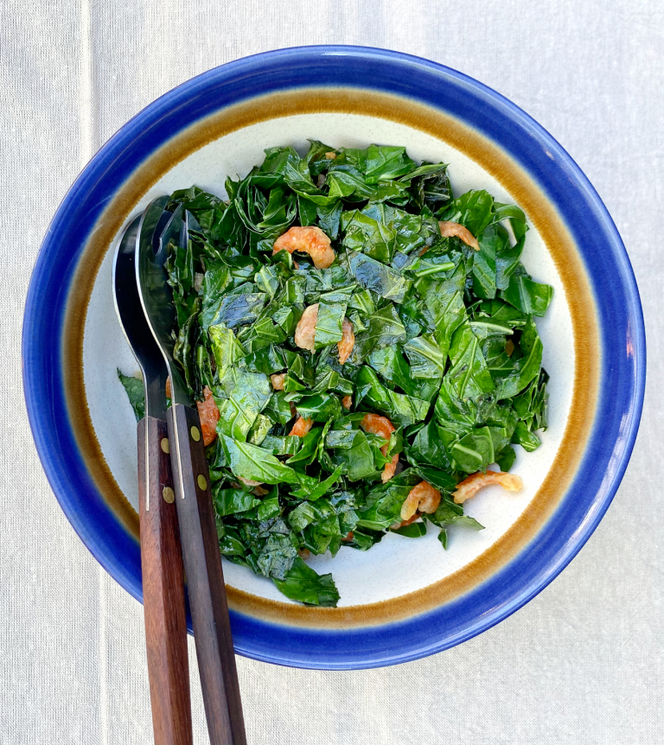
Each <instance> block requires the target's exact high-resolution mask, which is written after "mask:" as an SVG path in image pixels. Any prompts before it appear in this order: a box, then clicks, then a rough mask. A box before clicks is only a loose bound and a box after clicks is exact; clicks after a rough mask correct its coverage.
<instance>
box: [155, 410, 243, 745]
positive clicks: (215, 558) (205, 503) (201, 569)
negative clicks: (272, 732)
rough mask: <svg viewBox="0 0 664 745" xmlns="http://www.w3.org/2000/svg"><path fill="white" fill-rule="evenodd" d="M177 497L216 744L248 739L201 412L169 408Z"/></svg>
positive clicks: (205, 694)
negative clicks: (199, 414) (199, 416)
mask: <svg viewBox="0 0 664 745" xmlns="http://www.w3.org/2000/svg"><path fill="white" fill-rule="evenodd" d="M168 429H169V433H170V441H171V446H172V447H171V463H172V466H173V480H174V483H175V495H176V496H175V503H176V505H177V510H178V520H179V523H180V538H181V541H182V556H183V558H184V568H185V572H186V575H187V587H188V590H189V607H190V608H191V618H192V622H193V625H194V638H195V640H196V656H197V658H198V668H199V671H200V676H201V687H202V689H203V703H204V705H205V716H206V718H207V724H208V733H209V735H210V742H211V743H212V745H246V742H247V739H246V735H245V732H244V719H243V716H242V703H241V701H240V685H239V683H238V678H237V669H236V667H235V651H234V649H233V638H232V636H231V624H230V619H229V618H228V605H227V603H226V586H225V585H224V575H223V572H222V569H221V554H220V552H219V538H218V536H217V527H216V523H215V518H214V508H213V506H212V494H211V492H210V477H209V473H208V466H207V460H206V458H205V448H204V445H203V439H202V435H201V424H200V421H199V418H198V412H197V411H196V410H195V409H191V408H189V407H188V406H183V405H182V404H173V406H171V408H170V409H169V410H168Z"/></svg>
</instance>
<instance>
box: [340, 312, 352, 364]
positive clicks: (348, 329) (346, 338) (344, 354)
mask: <svg viewBox="0 0 664 745" xmlns="http://www.w3.org/2000/svg"><path fill="white" fill-rule="evenodd" d="M341 333H342V337H341V341H340V342H339V343H338V344H337V349H338V350H339V364H340V365H343V364H344V362H345V361H346V360H347V359H348V358H349V357H350V355H351V352H352V351H353V347H354V346H355V332H354V331H353V324H352V323H351V322H350V321H349V320H348V319H347V318H344V322H343V324H342V326H341Z"/></svg>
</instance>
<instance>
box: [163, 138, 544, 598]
mask: <svg viewBox="0 0 664 745" xmlns="http://www.w3.org/2000/svg"><path fill="white" fill-rule="evenodd" d="M265 152H266V158H265V161H264V162H263V164H262V165H261V166H260V167H255V168H254V169H253V170H252V171H251V173H250V174H249V175H248V176H247V177H246V178H244V179H241V180H237V181H234V180H232V179H230V178H229V179H227V180H226V191H227V194H228V198H229V199H228V201H223V200H222V199H220V198H218V197H216V196H214V195H212V194H208V193H206V192H203V191H201V190H200V189H198V188H197V187H195V186H194V187H191V188H190V189H187V190H183V191H177V192H175V193H174V194H173V195H172V198H171V203H170V206H169V209H174V208H175V206H176V205H177V204H178V203H181V204H183V206H184V207H185V208H186V209H188V210H189V211H190V212H191V213H192V214H193V215H194V216H195V218H196V220H197V221H198V223H199V225H200V232H194V233H193V234H192V236H191V240H190V243H189V245H188V246H187V247H186V249H178V250H177V251H176V253H174V254H173V255H171V257H170V259H169V261H168V263H167V269H168V276H169V284H170V285H171V287H172V288H173V298H174V303H175V306H176V309H177V324H178V325H177V328H176V329H175V331H174V335H175V337H176V338H177V345H176V357H177V360H178V362H179V363H180V364H181V365H182V368H183V369H184V372H185V375H186V381H187V384H188V386H189V388H190V393H191V395H192V397H193V398H195V399H197V400H200V399H202V397H203V389H204V388H205V387H206V386H209V388H210V390H211V391H212V393H213V395H214V398H215V400H216V403H217V405H218V407H219V409H220V412H221V417H220V419H219V424H218V429H217V433H218V436H217V438H216V440H215V441H214V442H213V443H212V444H211V445H209V446H208V450H207V455H208V459H209V465H210V476H211V479H212V483H213V495H214V502H215V507H216V513H217V527H218V533H219V545H220V548H221V552H222V554H223V555H224V556H225V557H226V558H227V559H229V560H230V561H233V562H236V563H238V564H242V565H244V566H248V567H250V568H251V569H252V570H253V571H254V572H256V573H257V574H262V575H264V576H265V577H268V578H270V579H271V580H272V581H273V582H274V583H275V585H276V586H277V587H278V588H279V590H281V592H283V593H284V594H285V595H286V596H288V597H289V598H292V599H295V600H298V601H301V602H303V603H306V604H311V605H321V606H335V605H336V604H337V601H338V599H339V593H338V592H337V588H336V586H335V584H334V581H333V579H332V575H330V574H326V575H323V576H321V575H318V574H317V573H316V572H315V571H314V570H313V569H311V568H310V567H309V566H308V565H307V563H306V562H305V561H304V560H303V559H302V558H301V554H302V553H305V554H306V552H303V549H307V550H308V551H309V552H310V553H311V554H324V553H326V552H328V551H329V552H330V553H331V554H332V556H334V555H335V554H336V553H337V552H338V551H339V550H340V549H341V548H342V547H343V548H344V549H345V550H348V549H357V550H360V551H366V550H367V549H369V548H371V547H372V546H373V545H374V544H375V543H377V542H378V541H380V540H381V538H382V537H383V535H384V534H385V533H386V532H389V531H392V530H394V529H393V528H392V527H391V526H393V525H395V524H398V523H399V522H400V516H399V514H400V509H401V505H402V503H403V501H404V500H405V498H406V496H407V495H408V492H409V491H410V489H411V488H412V487H413V486H414V485H415V484H418V483H419V482H420V481H422V480H426V481H428V482H429V483H430V484H433V485H434V486H435V487H436V488H437V489H439V490H440V491H441V494H442V500H441V503H440V507H439V509H438V510H437V511H436V512H435V513H434V514H431V515H423V516H422V517H423V520H424V522H416V523H412V524H411V525H408V526H407V527H404V528H400V529H396V530H394V532H396V533H399V534H401V535H402V536H404V538H403V539H404V540H409V539H411V538H414V537H418V536H421V535H423V534H424V533H425V532H426V529H427V525H428V524H429V523H432V524H433V525H434V526H435V527H436V529H438V530H439V538H440V541H441V543H442V546H443V547H446V545H447V530H448V528H450V526H454V525H464V526H468V527H471V528H475V529H481V527H482V526H481V525H479V523H477V522H476V521H475V520H473V519H472V518H470V517H468V516H464V514H463V508H462V506H460V505H456V504H455V503H454V502H453V500H452V498H451V492H452V491H453V490H454V488H455V485H456V484H457V483H458V482H459V481H461V480H462V479H464V478H466V477H467V476H468V475H469V474H472V473H474V472H476V471H478V470H479V471H481V470H485V469H486V467H487V466H488V465H489V464H492V463H497V464H498V465H499V466H500V467H501V469H502V470H509V468H510V467H511V465H512V463H513V462H514V458H515V451H514V449H513V447H512V446H513V445H514V444H519V445H521V446H522V447H523V448H524V449H525V450H527V451H531V450H534V449H535V448H537V447H538V445H539V444H540V440H539V438H538V436H537V430H540V429H545V428H546V400H547V394H546V383H547V379H548V376H547V374H546V372H545V371H544V370H543V369H542V367H541V361H542V342H541V341H540V338H539V336H538V333H537V327H536V324H535V320H534V319H535V317H536V316H542V315H543V314H544V312H545V311H546V309H547V306H548V305H549V302H550V300H551V296H552V288H551V287H550V286H548V285H545V284H540V283H538V282H537V281H535V280H534V279H532V278H531V277H530V275H529V274H528V272H527V271H526V270H525V268H524V266H523V264H522V263H521V255H522V252H523V249H524V241H525V236H526V231H527V226H526V222H525V218H524V215H523V212H522V211H521V210H520V209H519V208H518V207H516V206H514V205H506V204H499V203H498V202H496V201H494V199H493V197H492V196H491V195H490V194H488V193H487V192H486V191H470V192H468V193H466V194H459V195H454V194H453V193H452V189H451V187H450V181H449V179H448V174H447V166H446V165H444V164H442V163H435V164H429V163H424V164H421V165H420V164H418V163H416V162H414V161H413V160H411V159H410V158H409V157H408V155H407V153H406V150H405V148H403V147H378V146H376V145H372V146H370V147H368V148H367V149H365V150H356V149H344V148H341V149H339V150H334V149H333V148H331V147H329V146H327V145H325V144H323V143H321V142H317V141H312V142H311V146H310V148H309V150H308V152H307V153H306V155H304V157H301V156H300V155H299V154H298V153H297V152H296V151H295V150H294V149H293V148H290V147H275V148H270V149H268V150H266V151H265ZM332 155H334V156H335V157H332ZM439 220H445V221H452V222H457V223H461V224H462V225H464V226H465V227H466V228H467V229H468V230H469V231H470V232H471V233H472V234H473V235H474V236H476V238H477V239H478V241H479V245H480V250H479V251H478V252H476V251H474V250H473V249H472V248H470V247H468V246H467V245H465V244H464V243H462V242H461V241H460V240H459V239H458V238H456V237H452V238H442V237H441V235H440V230H439V227H438V221H439ZM294 225H302V226H307V225H316V226H318V227H320V228H321V229H322V230H323V231H324V232H325V233H326V234H327V235H328V236H329V237H330V238H331V239H332V247H333V249H334V251H335V252H336V260H335V262H334V264H333V265H332V266H331V267H330V268H328V269H322V270H320V269H315V268H314V266H313V264H312V262H311V261H310V259H309V257H308V256H307V255H305V254H299V253H298V254H295V255H294V256H293V257H292V256H291V255H290V254H288V253H287V252H286V251H281V252H279V253H277V254H276V255H274V256H273V255H272V248H273V244H274V241H275V239H276V238H278V237H279V236H280V235H282V234H283V233H284V232H286V231H287V230H288V229H289V228H290V227H292V226H294ZM425 249H426V250H425ZM293 258H295V259H296V261H297V266H296V264H295V262H294V261H293ZM313 303H319V315H318V322H317V327H316V329H317V330H316V339H315V341H316V349H315V350H314V352H313V353H311V352H308V351H306V350H303V349H300V348H298V347H297V346H295V344H294V341H293V334H294V331H295V327H296V325H297V322H298V320H299V319H300V317H301V315H302V312H303V311H304V308H305V307H306V306H308V305H311V304H313ZM344 316H346V317H347V318H348V319H349V320H350V321H351V322H352V324H353V327H354V332H355V339H356V341H355V347H354V349H353V353H352V355H351V357H350V358H349V360H348V361H347V362H346V363H345V364H344V365H343V366H342V365H340V364H339V361H338V351H337V342H338V341H339V340H340V339H341V324H342V321H343V318H344ZM273 373H285V374H286V377H285V387H284V390H283V391H280V392H275V391H273V389H272V386H271V384H270V375H271V374H273ZM344 396H352V399H353V404H352V408H351V410H350V411H347V410H346V409H345V408H344V407H343V406H342V403H341V401H342V398H343V397H344ZM293 406H294V407H295V408H296V409H297V411H298V413H299V414H301V415H302V416H304V417H306V418H310V419H313V421H314V426H313V428H312V429H311V431H310V432H309V433H308V434H307V435H306V436H305V437H303V438H299V437H295V436H289V434H288V433H289V432H290V429H291V427H292V425H293V423H294V421H295V419H294V416H293V413H292V412H293V410H294V409H293V408H292V407H293ZM367 412H374V413H378V414H381V415H383V416H386V417H388V418H389V419H390V421H391V422H392V423H393V424H394V426H395V427H396V428H397V430H396V432H394V433H393V435H392V437H391V439H390V441H389V452H388V453H387V457H386V456H384V455H383V454H382V453H381V450H380V448H381V446H383V445H384V444H385V441H384V440H383V439H381V438H380V437H378V436H376V435H372V434H368V433H366V432H365V431H364V430H363V429H362V428H361V427H360V421H361V420H362V418H363V416H364V414H365V413H367ZM394 453H399V457H400V464H401V466H400V468H401V470H400V472H398V473H397V475H396V476H395V477H394V478H392V479H391V480H390V481H388V482H387V483H385V484H383V483H381V478H380V476H381V472H382V471H383V468H384V466H385V464H386V462H388V460H389V459H390V458H391V456H392V455H393V454H394ZM241 479H245V480H249V481H253V482H260V483H261V484H262V485H263V487H264V490H266V491H267V494H262V495H261V496H257V495H256V494H254V493H253V492H254V487H253V486H245V485H244V484H243V483H242V481H241Z"/></svg>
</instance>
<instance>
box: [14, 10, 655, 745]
mask: <svg viewBox="0 0 664 745" xmlns="http://www.w3.org/2000/svg"><path fill="white" fill-rule="evenodd" d="M313 43H344V44H366V45H371V46H378V47H386V48H392V49H396V50H400V51H404V52H410V53H413V54H417V55H420V56H423V57H428V58H429V59H432V60H435V61H438V62H441V63H444V64H446V65H449V66H451V67H453V68H456V69H458V70H460V71H462V72H464V73H467V74H468V75H471V76H473V77H475V78H477V79H479V80H481V81H483V82H484V83H486V84H488V85H489V86H491V87H493V88H495V89H496V90H498V91H499V92H500V93H503V94H504V95H506V96H507V97H508V98H510V99H511V100H512V101H514V102H515V103H517V104H518V105H519V106H521V107H522V108H524V109H525V110H526V111H527V112H528V113H530V114H531V115H532V116H533V117H535V119H537V120H538V121H539V122H540V123H541V124H542V125H543V126H544V127H545V128H546V129H548V131H549V132H551V134H552V135H553V136H554V137H556V138H557V139H558V141H559V142H560V143H561V144H562V145H563V146H564V147H565V148H566V149H567V150H568V151H569V152H570V153H571V155H572V156H573V157H574V158H575V159H576V161H577V162H578V163H579V165H580V166H581V168H582V169H583V170H584V171H585V173H586V174H587V175H588V177H589V178H590V180H591V181H592V183H593V184H594V185H595V187H596V188H597V190H598V191H599V193H600V195H601V196H602V198H603V199H604V201H605V203H606V205H607V207H608V209H609V211H610V212H611V214H612V216H613V218H614V220H615V222H616V224H617V226H618V229H619V230H620V232H621V234H622V237H623V239H624V241H625V244H626V246H627V250H628V252H629V255H630V258H631V261H632V264H633V266H634V269H635V272H636V276H637V280H638V283H639V287H640V290H641V294H642V300H643V304H644V311H645V314H646V325H647V331H648V344H649V381H650V384H649V390H648V392H647V396H646V404H645V409H644V415H643V420H642V424H641V430H640V435H639V437H638V440H637V444H636V447H635V450H634V455H633V457H632V460H631V464H630V466H629V468H628V470H627V473H626V475H625V478H624V481H623V483H622V486H621V487H620V490H619V491H618V494H617V496H616V498H615V501H614V504H613V506H612V507H611V509H610V510H609V512H608V514H607V516H606V517H605V519H604V520H603V522H602V523H601V525H600V527H599V529H598V530H597V531H596V533H595V534H594V535H593V537H592V538H591V540H590V541H589V542H588V544H587V545H586V547H585V548H584V549H583V550H582V551H581V553H580V554H579V556H578V557H577V558H576V559H575V560H574V561H573V562H572V564H571V565H570V566H569V567H568V568H567V569H566V570H565V571H564V572H563V574H562V575H561V576H560V577H559V578H558V579H557V580H556V581H555V582H553V584H552V585H550V586H549V587H548V588H547V589H546V590H545V591H544V592H543V593H541V594H540V595H539V596H538V597H537V598H536V599H534V600H533V601H532V602H531V603H529V604H528V605H527V606H526V607H525V608H523V609H522V610H520V611H519V612H518V613H516V614H515V615H514V616H512V617H511V618H509V619H507V620H506V621H504V622H503V623H501V624H499V625H498V626H497V627H495V628H493V629H491V630H490V631H488V632H486V633H484V634H482V635H481V636H479V637H478V638H475V639H473V640H471V641H469V642H466V643H465V644H463V645H461V646H459V647H457V648H455V649H452V650H449V651H447V652H444V653H442V654H438V655H435V656H433V657H430V658H428V659H424V660H420V661H417V662H412V663H409V664H405V665H401V666H397V667H392V668H386V669H380V670H372V671H363V672H344V673H332V672H310V671H303V670H290V669H285V668H279V667H275V666H270V665H265V664H262V663H259V662H254V661H251V660H247V659H243V658H239V659H238V667H239V674H240V683H241V686H242V694H243V697H244V707H245V713H246V720H247V729H248V736H249V742H250V743H251V744H252V745H295V744H297V745H303V744H306V745H341V744H342V743H344V744H345V743H350V742H352V743H358V745H416V744H417V745H437V744H438V743H445V745H457V744H458V745H461V744H463V745H495V744H496V743H511V744H513V743H519V744H520V743H528V744H529V743H534V744H537V745H551V744H556V745H557V744H559V743H584V745H591V744H594V743H597V744H598V745H607V744H611V745H621V744H625V745H627V744H629V745H637V744H639V745H656V744H657V743H660V742H664V719H663V718H662V710H663V708H664V706H663V704H664V700H663V699H664V696H663V692H664V680H663V677H664V675H663V674H664V666H663V648H662V636H663V633H664V616H663V614H662V589H663V583H662V572H663V570H664V561H663V557H662V532H663V531H664V500H663V499H662V483H663V482H664V459H663V458H662V453H661V449H662V437H661V433H662V426H663V424H664V422H663V411H664V409H663V406H662V395H661V390H660V388H661V385H662V382H661V381H662V377H663V373H664V356H663V355H664V352H663V350H662V321H661V313H662V311H661V308H662V296H663V290H662V287H663V285H664V265H663V262H662V258H661V254H660V251H661V242H662V236H663V235H664V209H663V200H664V177H663V173H664V127H663V126H662V120H663V119H664V103H663V97H662V96H663V91H664V7H663V6H662V4H661V3H660V2H659V1H658V0H604V1H602V0H586V2H582V3H579V2H576V1H575V0H558V1H557V2H549V1H547V0H541V1H540V2H528V0H504V1H503V2H500V3H485V2H481V0H466V2H448V0H409V1H408V2H405V1H404V0H367V1H366V2H364V3H358V2H355V1H354V0H337V1H335V0H318V1H317V2H313V1H312V2H307V1H306V0H273V2H271V3H264V2H261V1H260V0H239V1H238V2H234V3H228V2H219V0H199V1H198V2H193V1H192V2H186V0H160V2H155V0H131V2H129V1H128V0H110V1H108V2H97V1H95V0H72V1H71V2H67V3H58V2H54V1H53V0H50V1H48V0H34V1H33V2H25V1H24V0H2V2H1V3H0V122H1V126H0V142H1V149H0V154H1V156H0V175H1V181H0V183H1V189H0V205H1V209H0V235H1V239H0V251H2V264H1V265H0V288H1V289H0V305H1V308H0V374H1V376H0V380H2V386H0V402H1V403H0V405H1V407H2V408H1V410H0V414H1V416H2V422H3V425H2V428H1V429H0V438H1V439H0V453H1V454H2V455H1V457H2V468H1V469H0V479H1V480H2V493H3V494H4V495H5V496H4V499H5V507H4V508H3V509H2V510H1V511H0V608H1V620H0V624H1V633H0V745H97V744H99V745H138V744H139V743H140V744H141V745H147V743H150V742H152V725H151V719H150V704H149V696H148V685H147V673H146V665H145V655H144V636H143V613H142V607H141V606H140V605H139V604H138V603H137V602H136V601H135V600H133V599H132V598H131V597H130V596H129V595H128V594H127V593H125V592H124V591H123V590H122V589H121V588H120V587H119V586H118V585H117V584H116V583H115V582H114V581H113V580H112V579H111V578H110V577H109V576H108V575H107V574H106V573H105V572H104V571H103V570H102V569H101V568H100V567H99V566H98V564H97V563H96V562H95V560H94V559H93V558H92V556H91V555H90V554H89V553H88V551H87V550H86V549H85V547H84V546H83V544H82V543H81V542H80V541H79V539H78V538H77V536H76V535H75V534H74V531H73V530H72V528H71V527H70V525H69V523H68V522H67V520H66V519H65V517H64V515H63V513H62V511H61V510H60V507H59V506H58V503H57V501H56V499H55V497H54V496H53V494H52V492H51V491H50V489H49V486H48V484H47V482H46V478H45V476H44V474H43V472H42V469H41V466H40V463H39V460H38V458H37V455H36V452H35V449H34V446H33V442H32V437H31V434H30V430H29V427H28V423H27V420H26V414H25V408H24V404H23V400H22V399H23V394H22V387H21V377H20V367H21V362H20V332H21V319H22V313H23V303H24V298H25V293H26V290H27V285H28V281H29V277H30V272H31V269H32V266H33V263H34V261H35V257H36V255H37V251H38V249H39V245H40V242H41V240H42V237H43V234H44V232H45V230H46V227H47V225H48V222H49V220H50V219H51V216H52V215H53V213H54V211H55V210H56V208H57V206H58V203H59V202H60V200H61V199H62V197H63V196H64V194H65V192H66V190H67V188H68V187H69V186H70V184H71V183H72V181H73V180H74V178H75V177H76V175H77V174H78V172H79V171H80V170H81V168H82V167H83V166H84V165H85V163H86V162H87V161H88V160H89V158H90V157H91V156H92V155H93V153H94V152H95V151H96V150H97V149H98V148H99V147H100V146H101V145H102V144H103V143H104V142H105V141H106V140H107V139H108V138H109V137H110V136H111V135H112V134H113V133H114V132H115V130H116V129H118V128H119V127H120V126H121V125H122V124H123V123H124V122H125V121H126V120H127V119H129V118H130V117H131V116H132V115H133V114H135V113H136V112H138V111H139V110H140V109H141V108H143V107H144V106H145V105H147V104H148V103H150V102H151V101H152V100H153V99H155V98H156V97H157V96H159V95H160V94H162V93H164V92H165V91H167V90H168V89H170V88H172V87H173V86H175V85H177V84H178V83H181V82H183V81H184V80H186V79H187V78H189V77H191V76H192V75H195V74H197V73H200V72H202V71H204V70H206V69H209V68H210V67H213V66H215V65H218V64H221V63H224V62H227V61H229V60H233V59H236V58H238V57H242V56H245V55H248V54H253V53H256V52H261V51H264V50H268V49H273V48H277V47H283V46H295V45H301V44H313ZM658 255H659V256H660V258H659V259H658V258H657V256H658ZM190 659H191V660H192V662H193V664H194V665H195V661H194V660H195V658H194V649H193V646H192V647H191V648H190ZM192 679H193V680H194V681H196V671H195V669H194V671H193V674H192ZM193 696H194V703H193V705H194V719H195V732H196V743H198V744H203V743H206V742H207V739H206V738H207V736H206V733H205V726H204V716H203V707H202V702H201V696H200V690H199V688H198V684H197V683H194V692H193Z"/></svg>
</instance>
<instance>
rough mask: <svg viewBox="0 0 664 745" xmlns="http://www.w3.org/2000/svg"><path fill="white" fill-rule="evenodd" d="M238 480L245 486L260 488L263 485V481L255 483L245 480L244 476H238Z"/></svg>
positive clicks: (251, 480)
mask: <svg viewBox="0 0 664 745" xmlns="http://www.w3.org/2000/svg"><path fill="white" fill-rule="evenodd" d="M238 480H239V481H241V482H242V483H243V484H244V485H245V486H260V485H261V484H262V483H263V482H262V481H254V480H253V479H245V478H243V477H242V476H238ZM266 493H267V492H266Z"/></svg>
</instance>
